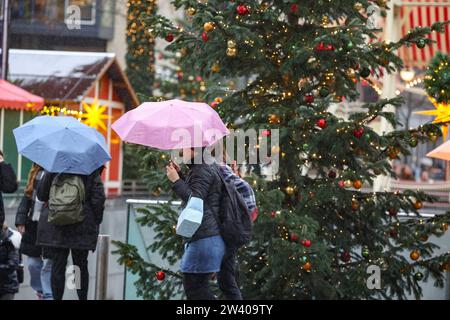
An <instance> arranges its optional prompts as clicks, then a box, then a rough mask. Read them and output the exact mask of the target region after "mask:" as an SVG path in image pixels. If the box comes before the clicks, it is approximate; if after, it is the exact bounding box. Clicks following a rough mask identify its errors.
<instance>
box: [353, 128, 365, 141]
mask: <svg viewBox="0 0 450 320" xmlns="http://www.w3.org/2000/svg"><path fill="white" fill-rule="evenodd" d="M363 134H364V128H363V127H361V128H358V129H355V130H353V135H354V136H355V137H356V138H358V139H359V138H361V137H362V135H363Z"/></svg>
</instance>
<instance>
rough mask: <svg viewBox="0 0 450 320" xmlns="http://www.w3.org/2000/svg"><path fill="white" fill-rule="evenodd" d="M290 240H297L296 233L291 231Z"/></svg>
mask: <svg viewBox="0 0 450 320" xmlns="http://www.w3.org/2000/svg"><path fill="white" fill-rule="evenodd" d="M290 238H291V242H297V241H298V235H297V234H296V233H294V232H292V233H291V237H290Z"/></svg>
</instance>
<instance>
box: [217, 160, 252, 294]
mask: <svg viewBox="0 0 450 320" xmlns="http://www.w3.org/2000/svg"><path fill="white" fill-rule="evenodd" d="M234 165H235V164H234ZM219 169H220V173H221V175H222V177H223V179H224V180H225V182H227V183H233V184H234V185H235V186H236V190H237V191H238V192H239V193H240V194H241V195H242V198H243V199H244V201H245V204H246V205H247V209H248V212H249V213H250V214H251V218H252V221H254V220H255V219H256V217H257V215H258V208H257V207H256V199H255V193H254V191H253V189H252V187H251V186H250V185H249V184H248V182H247V181H245V180H244V179H242V178H241V177H240V176H239V175H238V172H237V170H235V169H233V168H232V167H229V166H228V165H226V164H225V163H223V164H220V165H219ZM238 249H239V248H238V247H236V246H231V245H226V250H225V255H224V257H223V260H222V265H221V267H220V272H219V273H218V275H217V283H218V284H219V288H220V290H221V291H222V292H223V294H224V296H225V298H226V299H227V300H242V299H243V298H242V294H241V290H240V289H239V286H238V283H237V280H236V255H237V252H238Z"/></svg>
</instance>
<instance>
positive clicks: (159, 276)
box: [156, 271, 166, 281]
mask: <svg viewBox="0 0 450 320" xmlns="http://www.w3.org/2000/svg"><path fill="white" fill-rule="evenodd" d="M165 278H166V273H165V272H164V271H158V272H157V273H156V279H158V281H163V280H164V279H165Z"/></svg>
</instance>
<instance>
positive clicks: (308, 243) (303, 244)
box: [301, 239, 311, 248]
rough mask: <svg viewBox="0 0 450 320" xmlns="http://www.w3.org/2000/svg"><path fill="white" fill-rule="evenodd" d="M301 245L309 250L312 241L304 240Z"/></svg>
mask: <svg viewBox="0 0 450 320" xmlns="http://www.w3.org/2000/svg"><path fill="white" fill-rule="evenodd" d="M301 244H302V246H304V247H307V248H309V247H311V240H307V239H305V240H302V242H301Z"/></svg>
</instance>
